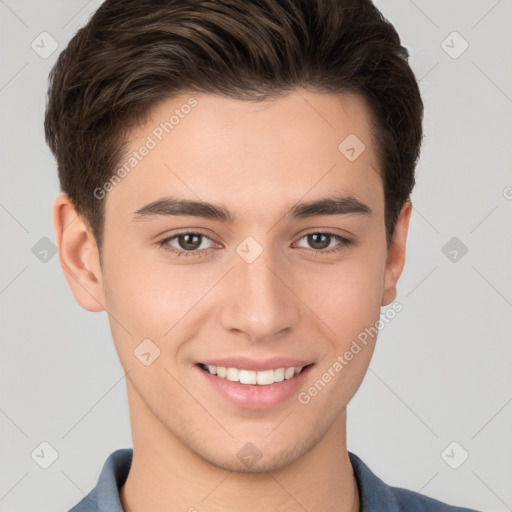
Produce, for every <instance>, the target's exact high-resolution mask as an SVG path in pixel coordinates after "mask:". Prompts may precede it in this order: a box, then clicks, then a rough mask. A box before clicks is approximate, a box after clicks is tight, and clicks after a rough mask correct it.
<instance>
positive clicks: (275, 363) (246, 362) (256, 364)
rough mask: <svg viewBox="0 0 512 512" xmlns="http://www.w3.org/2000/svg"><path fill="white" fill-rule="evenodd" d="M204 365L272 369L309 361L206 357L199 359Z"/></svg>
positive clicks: (281, 358)
mask: <svg viewBox="0 0 512 512" xmlns="http://www.w3.org/2000/svg"><path fill="white" fill-rule="evenodd" d="M199 363H202V364H205V365H213V366H222V367H224V368H238V369H239V370H252V371H263V370H274V369H276V368H290V367H292V366H294V367H300V366H302V367H303V366H307V365H308V364H311V361H305V360H303V359H294V358H291V357H271V358H268V359H252V358H250V357H244V356H239V357H223V358H221V359H208V360H206V361H200V362H199Z"/></svg>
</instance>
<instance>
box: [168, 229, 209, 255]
mask: <svg viewBox="0 0 512 512" xmlns="http://www.w3.org/2000/svg"><path fill="white" fill-rule="evenodd" d="M175 239H176V241H177V242H178V247H175V250H178V251H180V250H181V251H185V252H192V251H199V250H203V249H205V247H201V246H202V241H201V239H208V240H210V238H209V237H207V236H206V235H202V234H201V233H178V234H177V235H174V236H171V237H170V238H166V239H165V240H162V242H161V245H163V246H168V245H170V246H171V247H173V246H172V244H171V241H173V240H175ZM167 250H170V251H171V252H174V251H173V250H171V249H167Z"/></svg>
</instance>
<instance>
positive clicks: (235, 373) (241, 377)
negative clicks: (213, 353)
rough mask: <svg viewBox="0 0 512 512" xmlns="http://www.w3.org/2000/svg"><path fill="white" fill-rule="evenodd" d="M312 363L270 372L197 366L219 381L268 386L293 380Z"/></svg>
mask: <svg viewBox="0 0 512 512" xmlns="http://www.w3.org/2000/svg"><path fill="white" fill-rule="evenodd" d="M312 364H313V363H311V364H308V365H306V366H290V367H286V368H285V367H283V368H274V369H272V370H259V371H255V370H244V369H240V368H226V367H224V366H215V365H206V364H203V363H199V364H198V366H199V367H200V368H201V369H202V370H204V371H205V372H208V373H210V374H211V375H215V376H217V377H219V378H221V379H225V380H229V381H231V382H239V383H240V384H248V385H257V386H268V385H270V384H275V383H276V382H283V381H284V380H290V379H293V378H294V377H295V376H296V375H298V374H299V373H301V372H302V371H303V370H304V369H305V368H308V367H309V366H311V365H312Z"/></svg>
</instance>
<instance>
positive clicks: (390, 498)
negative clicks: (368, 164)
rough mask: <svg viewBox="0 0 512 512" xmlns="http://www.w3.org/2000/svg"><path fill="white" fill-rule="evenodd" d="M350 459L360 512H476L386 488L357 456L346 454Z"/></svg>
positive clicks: (396, 489)
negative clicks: (357, 491) (356, 486)
mask: <svg viewBox="0 0 512 512" xmlns="http://www.w3.org/2000/svg"><path fill="white" fill-rule="evenodd" d="M349 457H350V462H351V464H352V468H353V470H354V476H355V477H356V480H357V485H358V488H359V497H360V503H361V512H478V511H476V510H473V509H469V508H463V507H456V506H454V505H448V504H447V503H443V502H441V501H439V500H436V499H434V498H430V497H428V496H425V495H423V494H420V493H418V492H414V491H410V490H408V489H403V488H401V487H393V486H390V485H387V484H386V483H385V482H383V481H382V480H381V479H380V478H379V477H378V476H377V475H375V474H374V473H373V472H372V471H371V470H370V468H369V467H368V466H367V465H366V464H365V463H364V462H363V461H362V460H361V459H360V458H359V457H358V456H357V455H355V454H354V453H351V452H349Z"/></svg>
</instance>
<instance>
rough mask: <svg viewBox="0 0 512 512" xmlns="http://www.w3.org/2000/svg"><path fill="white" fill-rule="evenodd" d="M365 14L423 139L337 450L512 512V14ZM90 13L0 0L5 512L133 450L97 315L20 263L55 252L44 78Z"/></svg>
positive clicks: (439, 8) (67, 502) (441, 495)
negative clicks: (394, 306)
mask: <svg viewBox="0 0 512 512" xmlns="http://www.w3.org/2000/svg"><path fill="white" fill-rule="evenodd" d="M376 3H377V6H378V7H379V8H380V9H381V10H382V12H383V13H384V15H385V16H386V17H388V18H389V19H390V20H391V21H392V22H393V23H394V24H395V26H396V28H397V30H398V32H399V34H400V35H401V38H402V41H403V43H404V45H405V46H407V47H408V49H409V51H410V53H411V64H412V67H413V69H414V70H415V72H416V74H417V77H418V79H419V80H420V86H421V90H422V94H423V98H424V102H425V108H426V115H425V124H424V127H425V141H424V146H423V151H422V157H421V162H420V164H419V167H418V170H417V185H416V188H415V191H414V193H413V196H412V199H413V206H414V211H413V215H412V220H411V226H410V233H409V239H408V260H407V263H406V266H405V270H404V273H403V276H402V278H401V281H400V286H399V295H398V300H399V301H400V302H401V303H402V304H403V306H404V309H403V311H402V312H401V313H400V314H399V315H397V317H396V318H395V319H394V320H393V321H392V322H391V323H390V324H389V325H387V326H386V327H385V328H384V329H383V330H382V332H381V334H380V336H379V342H378V344H377V349H376V352H375V354H374V358H373V360H372V363H371V367H370V370H369V372H368V375H367V376H366V379H365V381H364V382H363V384H362V386H361V388H360V389H359V391H358V393H357V394H356V396H355V398H354V400H353V401H352V403H351V404H350V406H349V425H348V445H349V449H350V450H351V451H353V452H355V453H357V454H358V455H359V456H360V457H361V458H362V459H363V460H364V461H365V462H366V463H367V464H368V465H369V466H370V468H371V469H372V470H373V471H374V472H375V473H376V474H377V475H379V476H380V477H381V478H382V479H383V480H385V481H386V482H387V483H389V484H392V485H396V486H400V487H406V488H409V489H412V490H416V491H420V492H422V493H424V494H427V495H430V496H432V497H436V498H438V499H441V500H443V501H447V502H449V503H454V504H458V505H465V506H470V507H474V508H477V509H481V510H486V511H496V512H498V511H506V510H512V463H511V461H512V436H511V427H512V403H511V402H512V385H511V384H512V379H511V364H510V363H511V356H512V343H511V341H512V340H511V337H512V336H511V331H512V286H511V284H512V270H511V255H512V229H511V222H510V221H511V219H512V199H511V198H512V172H511V163H512V149H511V148H512V144H511V143H510V139H511V136H512V130H511V128H512V116H511V114H512V71H511V66H510V54H511V49H512V44H511V43H512V38H511V35H510V27H511V24H512V1H511V0H499V1H496V0H473V1H471V2H470V1H468V0H457V1H455V0H451V1H446V0H435V1H432V0H430V1H427V0H415V1H412V0H379V1H377V2H376ZM99 5H100V2H99V1H98V0H93V1H89V2H87V1H85V0H73V1H67V2H57V1H55V0H52V1H36V0H31V1H29V0H25V1H18V2H16V1H15V0H0V21H1V35H0V37H1V55H2V66H1V68H0V102H1V109H2V121H1V127H0V129H1V134H0V141H1V145H2V151H1V156H0V168H1V173H2V187H1V196H0V222H1V233H2V246H1V247H2V248H1V251H0V253H1V254H0V257H1V270H2V271H1V276H0V301H1V312H2V339H1V341H2V342H1V345H0V347H1V352H0V364H1V373H0V378H1V393H2V394H1V403H0V428H1V436H0V440H1V448H0V449H1V452H0V460H1V461H2V464H1V469H0V511H2V512H5V511H17V512H28V511H34V510H37V511H39V512H49V511H52V512H54V511H57V510H62V511H66V510H68V508H70V507H71V506H72V505H74V504H75V503H76V502H77V501H78V500H80V499H81V498H82V497H83V495H84V493H86V492H88V491H89V490H90V489H91V488H92V487H93V486H94V485H95V483H96V480H97V478H98V476H99V472H100V470H101V467H102V465H103V463H104V461H105V459H106V457H107V456H108V455H109V454H110V453H111V452H112V451H114V450H115V449H117V448H121V447H129V446H131V435H130V427H129V417H128V408H127V402H126V391H125V386H124V384H125V382H124V377H123V371H122V368H121V366H120V364H119V362H118V359H117V355H116V352H115V350H114V346H113V343H112V341H111V337H110V331H109V327H108V323H107V317H106V314H105V313H96V314H93V313H89V312H87V311H85V310H82V309H81V308H80V307H79V306H78V305H77V304H76V303H75V301H74V299H73V297H72V295H71V293H70V291H69V289H68V287H67V284H66V281H65V279H64V276H63V273H62V271H61V269H60V267H59V263H58V258H57V257H56V256H53V257H50V256H51V253H49V254H48V255H47V260H48V261H46V262H44V261H40V259H38V257H36V255H35V254H34V253H33V252H32V248H33V247H34V245H35V244H36V243H37V242H38V241H39V240H40V239H41V238H43V237H48V238H49V239H50V240H54V236H53V230H52V221H51V204H52V201H53V199H54V197H55V195H56V194H57V192H58V182H57V174H56V167H55V164H54V161H53V157H52V155H51V153H50V151H49V149H48V148H47V147H46V145H45V142H44V138H43V129H42V124H43V113H44V104H45V94H46V85H47V75H48V72H49V70H50V68H51V66H52V65H53V63H54V62H55V59H56V57H57V54H58V53H59V51H60V50H61V49H62V48H64V47H65V45H66V44H67V42H68V41H69V39H70V38H71V37H72V35H73V34H74V33H75V31H76V30H77V29H78V28H79V27H81V26H82V25H83V24H84V23H85V22H86V20H87V19H88V17H89V15H90V14H91V13H92V12H93V11H94V10H95V9H96V8H97V7H98V6H99ZM43 31H46V32H48V33H49V34H51V36H52V37H53V38H54V39H55V40H56V41H57V42H58V44H59V49H58V50H57V51H56V52H54V53H53V54H52V55H50V56H49V57H48V58H46V59H43V58H41V57H40V56H39V55H38V53H36V52H35V51H34V50H33V49H32V47H31V43H32V41H34V40H35V41H36V42H38V41H40V39H41V37H43V36H41V37H39V34H41V32H43ZM454 31H457V32H458V33H459V34H460V36H461V37H462V38H463V39H464V40H465V41H467V43H468V44H469V47H468V49H467V50H466V51H465V52H464V53H462V54H461V55H460V56H458V58H453V55H455V54H456V53H458V52H459V51H460V50H461V49H462V48H463V46H462V45H463V44H464V42H463V40H462V39H461V38H460V37H459V36H451V37H450V38H448V39H447V40H446V42H445V43H444V44H443V43H442V42H443V41H444V40H445V39H446V38H447V36H449V35H450V34H451V33H452V32H454ZM44 37H47V36H44ZM39 44H40V46H42V44H41V43H39ZM45 48H46V50H48V48H50V46H49V40H48V39H46V43H45ZM445 50H447V51H448V52H451V53H452V56H450V55H449V54H448V53H447V51H445ZM40 51H42V49H41V50H40ZM507 187H508V188H507ZM452 237H457V238H458V239H459V240H460V242H462V243H463V244H464V245H465V246H466V247H467V248H468V252H467V254H465V255H464V256H462V257H460V255H461V254H462V253H461V252H460V251H459V253H458V254H459V259H458V261H456V262H453V261H450V259H449V258H448V257H447V256H445V254H444V253H443V251H442V248H443V247H444V246H445V244H446V243H447V242H448V241H449V240H450V239H451V238H452ZM457 243H459V242H457ZM450 250H451V249H450ZM35 252H36V253H37V252H38V251H35ZM445 252H448V251H445ZM43 256H44V254H39V257H43ZM43 441H46V442H48V443H50V444H51V445H52V446H53V447H54V449H55V450H56V451H57V452H58V458H57V459H56V461H55V462H54V463H53V464H52V465H51V466H50V467H49V468H48V469H42V468H41V467H40V466H39V465H38V464H37V463H36V462H35V460H34V459H37V457H35V456H34V459H33V458H32V457H31V453H32V452H33V451H34V450H35V449H36V448H38V447H39V445H40V443H41V442H43ZM453 441H456V442H457V443H458V445H457V446H456V448H455V450H454V451H453V452H452V451H451V450H448V455H449V456H450V457H449V459H450V462H451V463H452V465H453V464H454V463H457V462H458V461H459V460H460V457H461V453H463V452H462V450H466V451H467V452H468V453H469V458H468V459H467V460H466V461H465V462H464V463H463V464H462V465H461V466H460V467H459V468H458V469H452V468H451V467H449V465H448V464H447V463H446V462H445V460H444V459H443V457H442V455H441V454H442V453H443V451H444V450H445V448H446V447H447V446H448V445H449V444H450V443H452V442H453ZM43 448H44V447H43ZM40 449H41V448H40V447H39V448H38V450H39V451H37V450H36V453H41V452H40ZM45 450H46V452H45V457H48V456H49V455H48V454H49V450H48V449H47V448H46V449H43V452H44V451H45ZM445 459H446V456H445ZM37 460H38V462H41V460H42V459H37Z"/></svg>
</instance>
